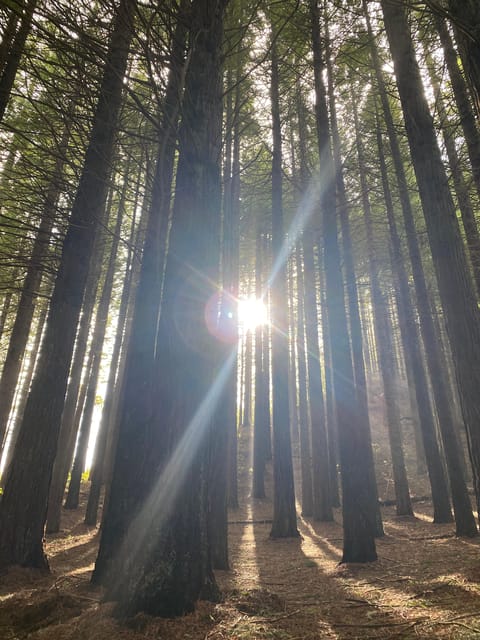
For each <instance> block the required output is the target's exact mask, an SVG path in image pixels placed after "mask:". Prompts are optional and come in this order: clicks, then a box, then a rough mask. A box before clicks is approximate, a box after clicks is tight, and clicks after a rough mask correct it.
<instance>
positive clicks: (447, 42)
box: [435, 15, 480, 196]
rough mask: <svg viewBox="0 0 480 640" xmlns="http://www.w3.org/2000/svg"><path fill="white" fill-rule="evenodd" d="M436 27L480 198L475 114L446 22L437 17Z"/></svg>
mask: <svg viewBox="0 0 480 640" xmlns="http://www.w3.org/2000/svg"><path fill="white" fill-rule="evenodd" d="M435 25H436V27H437V30H438V33H439V36H440V42H441V43H442V47H443V52H444V56H445V62H446V64H447V69H448V75H449V76H450V81H451V83H452V89H453V95H454V96H455V102H456V105H457V109H458V115H459V116H460V123H461V125H462V129H463V135H464V136H465V144H466V146H467V151H468V156H469V158H470V164H471V166H472V175H473V179H474V182H475V187H476V189H477V193H478V195H479V196H480V133H479V131H478V127H477V123H476V122H475V114H474V113H473V110H472V105H471V102H470V96H469V95H468V90H467V86H466V84H465V80H464V77H463V75H462V72H461V71H460V68H459V66H458V55H457V52H456V51H455V49H454V47H453V43H452V39H451V37H450V33H449V31H448V28H447V25H446V23H445V20H444V19H443V18H441V17H439V16H437V15H435Z"/></svg>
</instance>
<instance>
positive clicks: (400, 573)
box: [0, 452, 480, 640]
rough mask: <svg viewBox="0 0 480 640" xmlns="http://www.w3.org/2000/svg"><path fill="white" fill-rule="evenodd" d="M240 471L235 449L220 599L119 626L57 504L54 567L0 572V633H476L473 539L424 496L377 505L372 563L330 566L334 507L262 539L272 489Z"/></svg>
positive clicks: (34, 636) (479, 629)
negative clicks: (379, 534)
mask: <svg viewBox="0 0 480 640" xmlns="http://www.w3.org/2000/svg"><path fill="white" fill-rule="evenodd" d="M270 475H271V474H270V470H269V472H268V476H269V478H270ZM249 476H250V466H249V464H248V456H247V453H246V452H245V454H244V455H243V461H242V460H241V475H240V479H241V483H240V489H241V491H240V497H241V506H240V509H239V510H236V511H232V512H231V513H230V514H229V521H230V525H229V532H230V558H231V570H230V571H228V572H218V573H217V578H218V582H219V584H220V586H221V588H222V592H223V601H222V602H220V603H219V604H213V603H208V602H201V603H199V605H198V607H197V610H196V611H195V613H193V614H191V615H188V616H185V617H183V618H180V619H175V620H164V619H158V618H151V617H148V616H144V615H139V616H136V617H135V618H134V619H133V620H131V621H130V622H129V624H128V625H119V624H118V623H117V622H116V621H115V620H114V619H113V618H112V617H111V616H110V613H111V609H112V605H111V604H109V603H103V602H102V593H101V591H100V590H99V589H98V588H93V587H91V586H90V584H89V578H90V575H91V571H92V568H93V563H94V560H95V556H96V550H97V545H98V530H96V529H89V528H87V527H86V526H85V525H83V524H82V515H83V514H82V513H81V510H79V511H78V512H66V513H65V517H64V521H63V531H62V532H61V533H60V534H57V535H55V536H50V537H49V538H48V540H47V544H46V549H47V553H48V556H49V560H50V563H51V568H52V574H51V575H39V574H38V573H37V572H35V571H31V570H24V569H14V570H12V571H10V573H9V574H8V575H6V576H2V577H1V580H0V639H1V640H23V639H24V638H28V639H29V640H41V639H48V640H73V639H75V640H111V639H117V638H118V639H120V640H140V639H141V638H149V639H151V638H156V639H157V638H158V639H165V640H170V639H171V640H175V639H177V638H178V639H185V640H226V639H229V640H243V639H250V638H252V639H257V638H258V639H262V640H263V639H265V640H267V639H278V640H314V639H315V640H316V639H323V638H325V639H333V638H335V639H342V640H343V639H353V638H359V639H360V638H361V639H367V638H382V639H391V638H396V639H398V638H405V639H408V638H416V639H419V638H476V637H479V638H480V553H479V546H480V539H478V538H476V539H473V540H471V539H457V538H455V536H454V527H453V525H452V524H446V525H434V524H432V518H431V512H432V509H431V504H430V502H429V501H427V500H425V501H422V502H416V503H415V504H414V509H415V517H414V518H404V517H396V516H395V510H394V507H383V508H382V511H383V517H384V526H385V533H386V535H385V537H384V538H382V539H380V540H378V541H377V550H378V556H379V559H378V561H377V562H375V563H372V564H368V565H349V566H344V565H341V566H339V565H338V562H339V560H340V557H341V548H342V528H341V524H340V521H341V519H340V513H339V512H338V510H337V512H336V514H335V522H332V523H314V522H312V521H310V520H305V519H303V518H302V517H300V516H299V520H298V525H299V531H300V533H301V537H299V538H298V539H293V540H275V541H274V540H270V539H269V531H270V522H269V521H271V517H272V503H271V499H269V498H267V499H265V500H253V499H251V497H250V496H249V495H248V486H249ZM387 488H388V487H387ZM387 488H385V490H386V489H387ZM85 489H86V487H84V490H85ZM269 493H270V492H269ZM270 495H271V493H270Z"/></svg>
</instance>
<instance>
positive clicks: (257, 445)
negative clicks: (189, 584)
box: [252, 219, 270, 498]
mask: <svg viewBox="0 0 480 640" xmlns="http://www.w3.org/2000/svg"><path fill="white" fill-rule="evenodd" d="M262 231H263V230H262V222H261V220H260V219H259V220H258V222H257V238H256V251H255V253H256V259H255V297H256V298H257V300H261V299H262V293H263V260H262V258H263V256H262V253H263V246H262V245H263V237H262ZM265 333H266V332H265V327H264V326H263V325H257V326H256V327H255V404H254V410H255V415H254V420H253V425H254V431H253V478H252V495H253V497H254V498H264V497H265V462H266V460H267V456H266V442H267V438H269V437H270V419H269V411H270V410H269V406H268V404H269V403H268V388H267V386H266V384H265V383H266V380H267V377H266V372H265V362H264V358H263V355H264V348H263V342H264V340H265Z"/></svg>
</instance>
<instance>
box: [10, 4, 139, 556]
mask: <svg viewBox="0 0 480 640" xmlns="http://www.w3.org/2000/svg"><path fill="white" fill-rule="evenodd" d="M134 6H135V2H134V0H122V1H121V3H120V6H119V9H118V11H117V14H116V16H115V20H114V26H113V31H112V37H111V40H110V45H109V51H108V54H107V59H106V65H105V71H104V76H103V80H102V85H101V88H100V95H99V102H98V106H97V109H96V113H95V116H94V124H93V129H92V133H91V136H90V142H89V147H88V150H87V154H86V158H85V163H84V167H83V172H82V175H81V177H80V183H79V187H78V191H77V194H76V197H75V200H74V203H73V208H72V214H71V217H70V223H69V227H68V231H67V235H66V237H65V240H64V243H63V251H62V257H61V260H60V267H59V271H58V274H57V278H56V281H55V287H54V291H53V295H52V299H51V303H50V310H49V314H48V319H47V327H46V333H45V340H44V343H43V347H42V351H41V354H40V358H39V363H38V368H37V374H36V376H35V378H34V381H33V384H32V389H31V391H30V395H29V398H28V401H27V405H26V407H25V414H24V418H23V421H22V425H21V428H20V432H19V439H18V442H17V447H16V449H15V463H14V464H13V465H12V466H11V470H10V473H9V475H8V477H7V478H6V481H5V486H4V495H3V499H2V502H1V504H0V523H1V533H0V564H1V565H2V566H6V565H9V564H22V565H27V566H36V567H47V561H46V557H45V555H44V553H43V546H42V540H43V529H44V525H45V519H46V512H47V499H48V490H49V484H50V478H51V473H52V466H53V462H54V459H55V453H56V447H57V438H58V432H59V429H60V420H61V414H62V408H63V402H64V397H65V390H66V386H67V380H68V371H69V366H70V360H71V356H72V351H73V346H74V342H75V333H76V327H77V322H78V317H79V314H80V309H81V304H82V298H83V293H84V289H85V284H86V280H87V273H88V264H89V261H90V256H91V252H92V248H93V240H94V236H95V231H96V227H97V223H98V221H99V220H100V219H101V217H102V211H103V209H104V206H105V195H106V189H107V178H108V173H109V163H108V159H109V158H110V157H111V155H112V151H113V146H114V142H115V130H116V120H117V115H118V113H119V109H120V104H121V98H122V89H123V77H124V74H125V69H126V63H127V57H128V50H129V44H130V40H131V37H132V33H133V17H132V12H133V8H134Z"/></svg>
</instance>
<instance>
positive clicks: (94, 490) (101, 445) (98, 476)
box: [85, 169, 145, 527]
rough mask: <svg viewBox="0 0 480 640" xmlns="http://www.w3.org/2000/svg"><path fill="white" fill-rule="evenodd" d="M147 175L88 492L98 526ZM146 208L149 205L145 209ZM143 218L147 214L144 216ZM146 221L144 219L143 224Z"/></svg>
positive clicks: (91, 517) (88, 514) (91, 519)
mask: <svg viewBox="0 0 480 640" xmlns="http://www.w3.org/2000/svg"><path fill="white" fill-rule="evenodd" d="M143 175H144V172H143V170H142V169H141V170H140V171H139V172H138V177H137V184H136V188H135V198H134V201H133V207H132V209H133V214H132V221H131V225H130V234H129V241H128V253H127V259H126V263H125V273H124V277H123V286H122V294H121V296H120V305H119V309H118V320H117V326H116V332H115V342H114V345H113V350H112V359H111V362H110V369H109V372H108V381H107V386H106V390H105V400H104V403H103V410H102V417H101V420H100V425H99V428H98V439H97V444H96V446H95V450H94V454H93V459H92V469H91V472H90V481H91V483H90V491H89V493H88V502H87V508H86V510H85V524H86V525H88V526H91V527H93V526H95V525H96V523H97V514H98V507H99V503H100V493H101V489H102V486H103V484H104V483H105V474H104V469H105V455H106V448H107V441H108V437H109V431H110V429H109V427H110V424H111V421H112V415H113V407H114V400H115V380H116V378H117V373H118V368H119V361H120V354H121V350H122V344H123V341H124V331H125V323H126V317H127V310H128V303H129V300H130V293H131V289H132V278H133V272H134V267H133V251H132V247H133V246H134V245H135V237H136V235H137V229H136V216H135V212H136V209H137V206H138V201H139V191H140V181H141V179H142V177H143ZM143 211H145V209H143ZM142 218H143V216H142ZM141 225H142V220H141V221H140V225H139V227H141Z"/></svg>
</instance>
